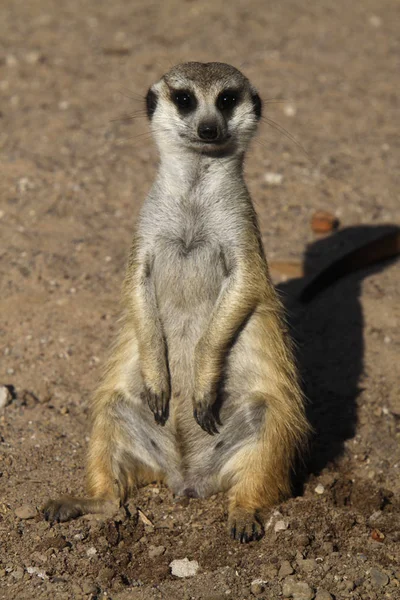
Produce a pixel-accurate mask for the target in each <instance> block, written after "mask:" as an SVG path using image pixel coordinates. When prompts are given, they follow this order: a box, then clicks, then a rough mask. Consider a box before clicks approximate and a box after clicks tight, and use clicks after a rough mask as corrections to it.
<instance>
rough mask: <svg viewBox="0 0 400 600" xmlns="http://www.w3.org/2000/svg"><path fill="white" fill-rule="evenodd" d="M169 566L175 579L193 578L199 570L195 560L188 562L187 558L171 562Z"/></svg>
mask: <svg viewBox="0 0 400 600" xmlns="http://www.w3.org/2000/svg"><path fill="white" fill-rule="evenodd" d="M169 566H170V569H171V573H172V575H175V577H194V575H196V573H197V571H198V570H199V568H200V566H199V563H198V562H197V560H189V559H188V558H187V557H186V558H182V559H180V560H173V561H172V562H171V563H170V565H169Z"/></svg>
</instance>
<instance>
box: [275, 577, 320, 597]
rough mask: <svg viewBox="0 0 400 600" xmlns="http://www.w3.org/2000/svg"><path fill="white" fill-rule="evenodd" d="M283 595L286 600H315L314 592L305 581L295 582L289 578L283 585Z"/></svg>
mask: <svg viewBox="0 0 400 600" xmlns="http://www.w3.org/2000/svg"><path fill="white" fill-rule="evenodd" d="M282 593H283V596H284V598H293V600H313V598H314V592H313V590H312V589H311V588H310V586H309V585H308V583H305V582H304V581H295V580H294V579H292V578H288V579H287V580H286V581H285V583H284V584H283V588H282Z"/></svg>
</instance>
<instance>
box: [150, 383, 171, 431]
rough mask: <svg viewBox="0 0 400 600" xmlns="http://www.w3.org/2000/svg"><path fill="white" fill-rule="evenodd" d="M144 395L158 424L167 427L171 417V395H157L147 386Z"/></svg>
mask: <svg viewBox="0 0 400 600" xmlns="http://www.w3.org/2000/svg"><path fill="white" fill-rule="evenodd" d="M144 394H145V397H146V400H147V404H148V405H149V408H150V410H151V412H152V413H153V415H154V419H155V421H156V423H158V424H159V425H165V423H166V422H167V420H168V417H169V393H168V392H164V391H162V392H160V393H156V392H154V391H153V390H152V389H151V388H149V387H148V386H145V392H144Z"/></svg>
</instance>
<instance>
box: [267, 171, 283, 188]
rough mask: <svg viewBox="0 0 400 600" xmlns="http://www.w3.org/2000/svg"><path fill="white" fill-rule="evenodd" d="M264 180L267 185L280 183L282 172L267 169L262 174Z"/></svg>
mask: <svg viewBox="0 0 400 600" xmlns="http://www.w3.org/2000/svg"><path fill="white" fill-rule="evenodd" d="M264 180H265V182H266V183H267V184H268V185H281V184H282V181H283V175H282V173H274V172H273V171H267V172H266V173H265V175H264Z"/></svg>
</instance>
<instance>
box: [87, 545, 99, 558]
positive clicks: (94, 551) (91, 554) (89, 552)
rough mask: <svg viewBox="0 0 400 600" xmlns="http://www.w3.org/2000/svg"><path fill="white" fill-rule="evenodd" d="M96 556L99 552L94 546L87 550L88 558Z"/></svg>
mask: <svg viewBox="0 0 400 600" xmlns="http://www.w3.org/2000/svg"><path fill="white" fill-rule="evenodd" d="M95 554H97V550H96V548H95V547H94V546H91V547H90V548H88V549H87V550H86V556H89V558H90V557H91V556H94V555H95Z"/></svg>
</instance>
